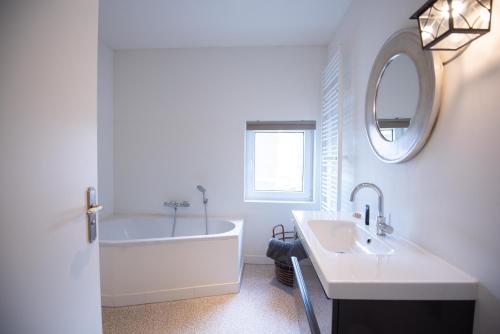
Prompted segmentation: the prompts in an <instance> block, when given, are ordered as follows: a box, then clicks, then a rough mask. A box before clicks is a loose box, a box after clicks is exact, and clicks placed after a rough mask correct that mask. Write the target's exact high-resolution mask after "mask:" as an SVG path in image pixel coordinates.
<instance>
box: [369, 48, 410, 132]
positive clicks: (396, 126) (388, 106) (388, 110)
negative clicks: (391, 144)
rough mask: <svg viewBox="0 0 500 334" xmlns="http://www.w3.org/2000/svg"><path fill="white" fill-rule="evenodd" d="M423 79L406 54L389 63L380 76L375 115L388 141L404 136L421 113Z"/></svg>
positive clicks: (379, 127)
mask: <svg viewBox="0 0 500 334" xmlns="http://www.w3.org/2000/svg"><path fill="white" fill-rule="evenodd" d="M418 86H419V82H418V74H417V68H416V66H415V63H413V60H411V58H410V57H408V56H407V55H405V54H404V53H400V54H397V55H395V56H394V57H393V58H392V59H390V61H389V62H388V63H387V66H386V67H385V68H384V70H383V72H382V75H381V77H380V79H379V83H378V87H377V97H376V101H375V118H376V121H377V127H378V130H379V132H380V134H381V135H382V136H383V137H384V138H385V140H387V141H395V140H397V139H398V138H400V137H402V136H403V135H404V134H405V133H406V132H407V130H408V128H409V127H410V124H411V122H412V119H413V118H414V117H415V113H416V112H417V104H418V96H419V87H418Z"/></svg>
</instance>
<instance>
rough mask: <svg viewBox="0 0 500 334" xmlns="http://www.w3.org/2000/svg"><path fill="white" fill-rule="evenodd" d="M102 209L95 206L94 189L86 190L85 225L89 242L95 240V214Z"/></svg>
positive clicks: (95, 194)
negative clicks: (86, 224) (86, 225)
mask: <svg viewBox="0 0 500 334" xmlns="http://www.w3.org/2000/svg"><path fill="white" fill-rule="evenodd" d="M102 208H103V206H102V205H99V204H97V192H96V190H95V188H94V187H89V188H88V189H87V223H88V231H89V242H90V243H92V242H94V240H95V239H96V238H97V213H98V212H99V211H101V210H102Z"/></svg>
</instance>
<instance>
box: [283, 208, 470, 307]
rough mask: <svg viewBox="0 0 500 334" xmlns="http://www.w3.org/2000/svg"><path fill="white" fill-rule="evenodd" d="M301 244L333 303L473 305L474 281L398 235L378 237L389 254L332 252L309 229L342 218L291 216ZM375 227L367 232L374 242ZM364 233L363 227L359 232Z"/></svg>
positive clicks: (296, 213)
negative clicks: (452, 302) (451, 302)
mask: <svg viewBox="0 0 500 334" xmlns="http://www.w3.org/2000/svg"><path fill="white" fill-rule="evenodd" d="M293 216H294V218H295V226H296V230H297V232H298V234H299V237H300V238H301V239H302V241H303V245H304V248H305V249H306V251H307V253H308V255H309V257H310V259H311V262H312V263H313V265H314V269H315V270H316V272H317V274H318V277H319V279H320V281H321V284H322V286H323V288H324V290H325V292H326V294H327V296H328V297H329V298H332V299H380V300H475V299H476V296H477V280H476V279H475V278H473V277H471V276H469V275H468V274H466V273H464V272H463V271H461V270H460V269H458V268H456V267H454V266H453V265H451V264H449V263H447V262H446V261H444V260H443V259H441V258H439V257H438V256H436V255H434V254H432V253H430V252H429V251H427V250H425V249H423V248H421V247H419V246H418V245H416V244H414V243H412V242H410V241H408V240H406V239H404V238H402V237H399V236H398V235H397V232H395V234H392V235H387V236H385V237H378V238H380V239H381V240H382V242H384V243H386V244H387V245H388V246H389V247H391V248H392V249H393V250H394V252H393V253H392V254H389V255H375V254H360V253H343V254H342V253H335V252H331V251H328V250H327V249H325V248H324V247H322V245H321V244H320V242H319V240H318V239H317V237H316V236H315V235H314V233H313V231H312V229H311V228H310V227H309V225H308V224H307V223H308V222H309V221H313V220H348V221H352V222H353V223H355V224H359V225H360V226H364V224H363V222H362V221H361V220H360V219H356V218H353V217H352V216H351V215H349V214H345V213H337V214H332V213H327V212H324V211H293ZM374 225H375V222H373V223H372V224H371V226H370V227H371V229H370V233H371V234H372V235H373V236H374V237H376V233H375V230H374V228H375V226H374ZM363 228H364V227H363Z"/></svg>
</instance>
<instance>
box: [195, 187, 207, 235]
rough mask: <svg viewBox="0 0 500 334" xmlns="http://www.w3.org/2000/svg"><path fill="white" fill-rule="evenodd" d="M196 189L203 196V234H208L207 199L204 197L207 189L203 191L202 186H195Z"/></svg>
mask: <svg viewBox="0 0 500 334" xmlns="http://www.w3.org/2000/svg"><path fill="white" fill-rule="evenodd" d="M196 189H198V191H200V192H201V193H202V194H203V206H204V208H205V234H208V216H207V203H208V198H207V196H206V195H205V193H206V192H207V189H205V187H204V186H200V185H197V186H196Z"/></svg>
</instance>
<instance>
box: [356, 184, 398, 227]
mask: <svg viewBox="0 0 500 334" xmlns="http://www.w3.org/2000/svg"><path fill="white" fill-rule="evenodd" d="M362 188H370V189H373V190H374V191H375V192H376V193H377V195H378V216H377V235H380V236H384V235H386V233H388V234H391V233H392V232H393V231H394V228H393V227H392V226H391V225H388V224H387V223H386V222H385V216H384V194H382V190H380V188H379V187H377V186H376V185H375V184H373V183H368V182H363V183H360V184H358V185H357V186H356V187H354V189H352V191H351V202H353V201H354V196H356V193H357V192H358V191H359V190H360V189H362Z"/></svg>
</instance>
